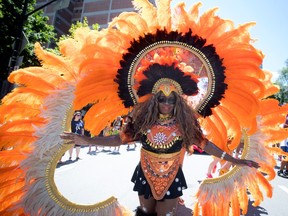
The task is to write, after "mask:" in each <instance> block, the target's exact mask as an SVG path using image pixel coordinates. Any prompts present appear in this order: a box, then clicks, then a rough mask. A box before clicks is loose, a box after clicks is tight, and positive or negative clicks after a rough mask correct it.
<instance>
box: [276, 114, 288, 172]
mask: <svg viewBox="0 0 288 216" xmlns="http://www.w3.org/2000/svg"><path fill="white" fill-rule="evenodd" d="M283 127H284V128H288V114H287V115H286V121H285V123H284V124H283ZM280 148H281V149H282V150H283V151H284V152H288V138H286V139H285V140H283V141H282V142H280ZM277 174H278V175H279V176H283V177H288V158H287V157H286V156H283V157H281V165H280V170H279V171H278V173H277Z"/></svg>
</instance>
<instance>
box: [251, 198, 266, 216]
mask: <svg viewBox="0 0 288 216" xmlns="http://www.w3.org/2000/svg"><path fill="white" fill-rule="evenodd" d="M252 203H253V201H251V200H249V204H248V211H247V214H246V215H249V216H263V215H268V212H267V210H266V209H265V208H262V207H261V206H253V205H252Z"/></svg>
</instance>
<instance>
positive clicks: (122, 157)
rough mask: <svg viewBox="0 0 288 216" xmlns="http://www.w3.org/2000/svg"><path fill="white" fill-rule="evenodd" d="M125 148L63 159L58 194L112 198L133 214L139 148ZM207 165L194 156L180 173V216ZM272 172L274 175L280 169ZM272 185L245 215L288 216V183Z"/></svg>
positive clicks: (78, 199) (88, 199)
mask: <svg viewBox="0 0 288 216" xmlns="http://www.w3.org/2000/svg"><path fill="white" fill-rule="evenodd" d="M132 147H133V146H131V148H132ZM126 148H127V146H121V148H120V150H119V152H114V151H113V150H114V148H111V149H109V148H108V147H105V149H102V148H100V149H98V151H95V147H92V153H91V154H87V152H88V147H83V148H81V152H80V158H81V159H80V160H78V161H75V157H76V156H75V152H73V157H72V161H68V154H67V153H66V154H65V155H64V157H63V158H62V161H63V162H64V163H63V164H61V165H59V166H58V168H57V169H56V172H55V183H56V185H57V187H58V190H59V191H60V192H61V193H62V194H63V195H64V196H65V197H66V198H67V199H69V200H70V201H72V202H75V203H79V204H94V203H96V202H100V201H102V200H104V199H107V198H108V197H110V196H115V197H117V198H118V200H119V203H120V204H122V205H123V206H125V207H127V208H129V209H131V210H134V209H135V208H136V207H137V206H138V197H137V193H136V192H134V191H133V189H132V188H133V184H132V182H131V181H130V178H131V176H132V174H133V171H134V169H135V166H136V164H137V163H138V162H139V156H140V153H139V150H140V146H139V145H138V146H137V148H136V149H135V150H127V149H126ZM210 161H211V157H210V156H209V155H206V154H193V155H192V156H187V157H186V158H185V160H184V165H183V171H184V174H185V177H186V181H187V184H188V189H187V190H185V191H184V195H183V197H182V198H183V199H184V200H185V205H184V206H181V208H180V209H179V210H178V211H179V215H181V216H186V215H187V216H188V215H191V211H192V210H191V209H192V208H193V207H192V206H193V203H194V199H193V194H195V193H196V191H197V189H198V186H199V182H200V181H201V180H202V179H204V178H205V177H206V170H207V167H208V165H209V163H210ZM279 164H280V162H278V165H279ZM275 169H276V171H277V170H278V169H279V167H275ZM272 185H273V187H274V192H273V197H272V198H267V197H265V196H264V201H263V202H262V203H261V205H260V206H258V207H254V206H252V205H251V203H252V202H250V206H249V209H248V213H247V214H246V215H248V216H264V215H271V216H285V215H288V213H287V211H288V179H286V178H282V177H279V176H276V178H275V179H274V180H273V181H272Z"/></svg>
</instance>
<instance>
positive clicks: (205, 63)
mask: <svg viewBox="0 0 288 216" xmlns="http://www.w3.org/2000/svg"><path fill="white" fill-rule="evenodd" d="M169 46H171V47H175V48H182V49H185V50H187V51H189V52H191V53H192V54H194V55H195V56H197V57H198V59H199V60H201V62H202V63H203V64H202V67H201V70H202V68H203V67H205V69H206V71H207V77H208V88H207V93H206V95H205V96H204V97H203V99H202V100H201V102H200V103H199V104H197V106H196V108H195V110H197V111H198V112H201V110H203V109H204V107H205V106H206V105H207V103H208V102H209V100H210V99H211V97H212V96H213V94H214V91H215V73H214V70H213V68H212V66H211V64H210V62H209V60H208V59H207V57H206V56H205V55H204V54H203V53H202V52H201V51H200V50H199V49H197V48H195V47H193V46H191V45H188V44H186V43H183V42H179V41H158V42H155V43H153V44H150V45H149V46H147V47H145V49H143V50H142V51H141V52H139V53H138V55H137V56H136V58H134V59H133V61H132V63H131V66H130V68H129V72H128V79H127V86H128V89H129V94H130V97H131V98H132V100H133V103H134V104H137V101H138V99H139V97H138V95H137V92H136V89H134V88H133V86H134V84H135V81H134V79H133V77H134V75H135V73H136V69H137V66H138V65H139V63H140V61H141V60H142V59H143V57H144V56H145V55H147V54H148V53H149V52H151V51H152V50H155V49H157V48H164V47H169ZM200 72H201V71H199V72H198V73H197V75H198V74H200Z"/></svg>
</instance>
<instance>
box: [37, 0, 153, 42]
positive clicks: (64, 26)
mask: <svg viewBox="0 0 288 216" xmlns="http://www.w3.org/2000/svg"><path fill="white" fill-rule="evenodd" d="M49 2H51V0H37V3H36V7H40V6H43V5H45V4H47V3H49ZM150 2H151V3H152V4H155V3H154V2H155V1H154V0H150ZM43 10H44V15H45V16H48V17H49V24H50V25H53V26H54V28H55V30H56V32H57V35H58V37H59V36H61V35H63V34H68V33H69V29H70V27H71V24H72V23H76V22H77V21H81V22H82V21H83V20H84V18H85V17H86V18H87V20H88V24H89V25H92V24H96V23H97V24H99V26H100V28H105V27H107V25H108V23H109V22H110V21H111V20H112V19H113V18H114V17H116V16H118V15H119V14H120V13H122V12H124V11H126V12H127V11H134V8H133V5H132V1H131V0H58V1H55V2H53V3H52V4H49V5H48V6H46V7H44V8H43Z"/></svg>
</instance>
